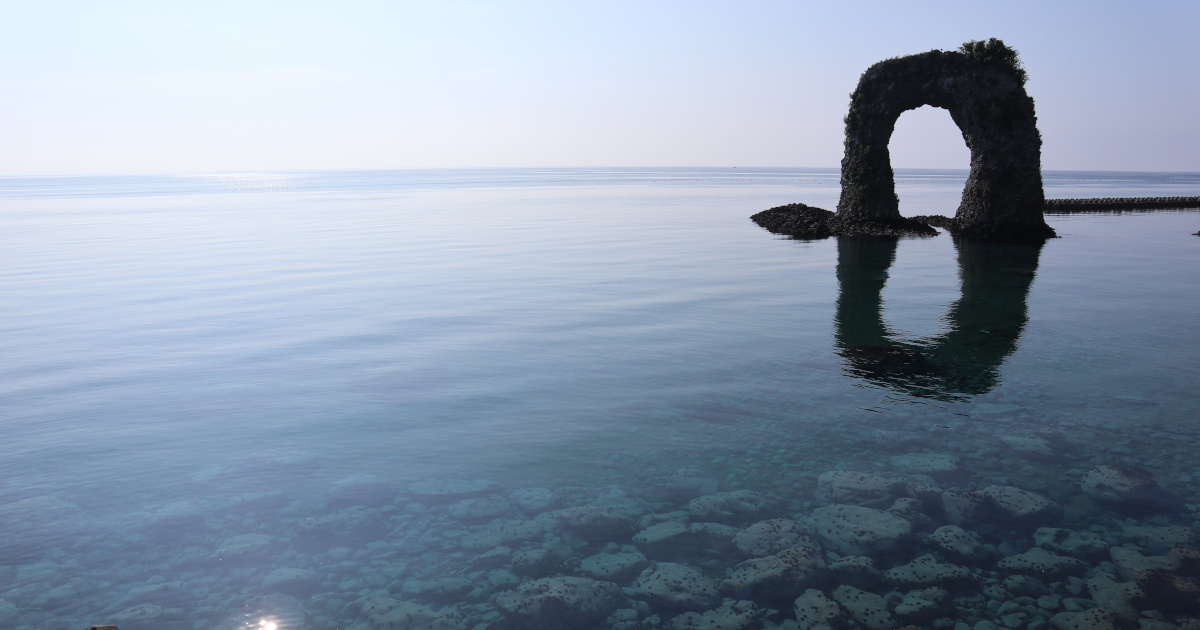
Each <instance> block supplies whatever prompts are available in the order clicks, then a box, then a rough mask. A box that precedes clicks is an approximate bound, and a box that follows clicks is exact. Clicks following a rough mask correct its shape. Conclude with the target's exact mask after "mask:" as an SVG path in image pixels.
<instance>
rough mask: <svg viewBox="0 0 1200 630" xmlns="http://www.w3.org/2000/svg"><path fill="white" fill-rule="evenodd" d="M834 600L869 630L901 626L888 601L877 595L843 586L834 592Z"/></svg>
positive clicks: (886, 629) (885, 629)
mask: <svg viewBox="0 0 1200 630" xmlns="http://www.w3.org/2000/svg"><path fill="white" fill-rule="evenodd" d="M833 599H834V601H836V602H837V603H838V604H841V606H842V608H844V609H845V610H846V612H848V613H850V616H851V617H853V618H854V620H855V621H857V622H858V623H860V624H862V626H863V627H865V628H867V630H892V629H893V628H896V627H897V626H898V625H899V624H897V623H896V618H895V617H893V616H892V613H891V612H890V611H889V610H888V605H887V601H886V600H884V599H883V597H880V596H879V595H876V594H875V593H868V592H866V591H862V590H859V589H857V588H854V587H853V586H849V585H846V584H843V585H841V586H839V587H837V588H836V589H834V590H833Z"/></svg>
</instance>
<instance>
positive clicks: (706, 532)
mask: <svg viewBox="0 0 1200 630" xmlns="http://www.w3.org/2000/svg"><path fill="white" fill-rule="evenodd" d="M739 531H740V530H738V528H736V527H733V526H731V525H723V524H721V523H682V522H680V521H666V522H663V523H658V524H656V525H651V526H650V527H647V528H646V529H643V530H642V531H640V532H638V533H637V534H635V535H634V537H633V544H635V545H637V546H638V547H640V548H641V549H642V550H643V551H645V553H646V555H648V556H650V557H652V558H657V559H661V560H671V559H679V558H680V557H683V556H689V555H695V554H696V553H697V552H700V551H703V550H705V549H711V550H715V551H718V552H724V551H727V550H729V549H732V547H733V544H734V537H735V536H737V535H738V533H739Z"/></svg>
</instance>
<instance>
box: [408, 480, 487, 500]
mask: <svg viewBox="0 0 1200 630" xmlns="http://www.w3.org/2000/svg"><path fill="white" fill-rule="evenodd" d="M495 486H496V482H494V481H488V480H486V479H438V480H432V481H418V482H416V483H410V484H408V491H409V492H411V493H412V494H413V496H414V497H416V498H417V499H418V500H422V501H426V502H435V503H436V502H447V501H458V500H461V499H466V498H470V497H474V496H479V495H481V494H483V493H485V492H487V491H488V490H491V489H492V488H494V487H495Z"/></svg>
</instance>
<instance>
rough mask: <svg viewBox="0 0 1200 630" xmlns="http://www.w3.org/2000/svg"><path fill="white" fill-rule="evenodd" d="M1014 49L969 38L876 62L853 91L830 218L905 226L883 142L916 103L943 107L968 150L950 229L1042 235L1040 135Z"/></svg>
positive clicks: (1045, 228) (1049, 233) (1049, 231)
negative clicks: (948, 47) (950, 47)
mask: <svg viewBox="0 0 1200 630" xmlns="http://www.w3.org/2000/svg"><path fill="white" fill-rule="evenodd" d="M1024 84H1025V72H1024V71H1023V70H1022V69H1021V68H1020V64H1019V62H1018V61H1017V55H1016V51H1014V50H1012V49H1011V48H1008V47H1006V46H1005V45H1004V43H1003V42H1001V41H999V40H996V39H992V40H990V41H989V42H987V43H984V42H969V43H967V44H964V45H963V48H962V50H961V51H953V52H947V51H942V50H933V51H930V52H927V53H921V54H919V55H910V56H908V57H899V58H895V59H888V60H886V61H881V62H879V63H877V64H875V65H873V66H871V67H870V68H868V69H867V71H866V72H864V73H863V75H862V78H861V79H859V82H858V87H857V89H855V90H854V93H853V94H852V95H851V96H850V113H849V114H847V115H846V141H845V145H846V153H845V156H844V157H843V158H842V193H841V198H840V200H839V201H838V206H837V214H836V216H835V217H834V219H833V223H834V224H838V223H840V224H847V225H853V224H863V223H866V224H895V225H897V226H901V225H903V223H905V220H904V219H903V217H901V216H900V210H899V202H898V199H897V197H896V184H895V181H894V179H893V173H892V165H891V156H890V154H889V152H888V142H889V141H890V140H891V137H892V131H893V130H894V129H895V126H896V119H897V118H899V117H900V114H902V113H904V112H906V111H908V110H910V109H916V108H918V107H921V106H923V105H932V106H934V107H940V108H943V109H946V110H949V112H950V117H951V118H952V119H954V123H955V124H956V125H958V128H959V129H960V130H961V131H962V134H963V139H964V140H965V141H966V143H967V147H968V148H969V149H970V150H971V174H970V176H969V177H968V178H967V185H966V187H965V188H964V189H963V195H962V203H961V205H959V207H958V213H957V214H956V215H955V218H954V222H953V223H954V225H953V226H952V227H953V228H954V230H955V232H957V233H960V234H965V235H969V236H983V237H991V238H996V237H999V238H1013V237H1018V238H1035V239H1036V238H1046V237H1050V236H1053V235H1054V231H1053V230H1052V229H1051V228H1050V227H1049V226H1048V225H1046V221H1045V219H1043V217H1042V209H1043V206H1044V205H1045V196H1044V193H1043V192H1042V173H1041V148H1042V139H1041V135H1040V134H1039V133H1038V130H1037V116H1036V115H1035V114H1034V110H1033V99H1032V98H1030V97H1029V95H1028V94H1026V92H1025V85H1024Z"/></svg>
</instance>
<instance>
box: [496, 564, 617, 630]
mask: <svg viewBox="0 0 1200 630" xmlns="http://www.w3.org/2000/svg"><path fill="white" fill-rule="evenodd" d="M622 599H623V598H622V596H621V588H620V587H619V586H617V585H616V584H613V583H612V582H599V581H597V580H592V579H588V578H581V577H567V576H561V577H550V578H542V579H540V580H534V581H532V582H526V583H524V584H522V585H521V586H519V587H517V589H516V590H512V591H505V592H503V593H500V594H499V595H498V596H496V607H497V608H499V609H500V610H501V611H502V612H503V613H504V614H505V615H506V617H507V619H505V623H504V624H502V625H501V627H508V628H522V629H525V628H528V629H531V630H558V629H560V628H573V627H586V626H589V625H591V624H593V623H595V622H597V621H600V620H601V619H604V617H606V616H607V615H608V614H609V613H611V612H612V611H613V610H616V609H617V608H618V607H619V606H620V604H621V602H622Z"/></svg>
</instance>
